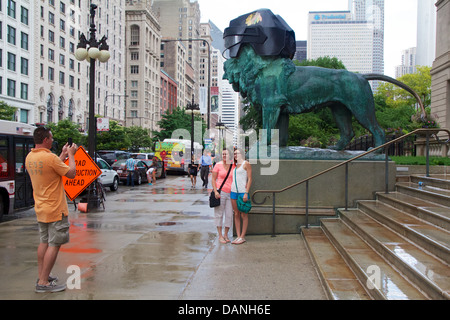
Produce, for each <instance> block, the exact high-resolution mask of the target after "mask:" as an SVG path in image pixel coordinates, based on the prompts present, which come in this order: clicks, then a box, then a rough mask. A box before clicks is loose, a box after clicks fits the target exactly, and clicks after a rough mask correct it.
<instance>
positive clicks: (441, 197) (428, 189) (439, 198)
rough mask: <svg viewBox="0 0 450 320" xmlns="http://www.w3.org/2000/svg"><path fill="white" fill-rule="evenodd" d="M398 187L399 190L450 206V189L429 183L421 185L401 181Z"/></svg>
mask: <svg viewBox="0 0 450 320" xmlns="http://www.w3.org/2000/svg"><path fill="white" fill-rule="evenodd" d="M396 188H397V191H398V192H401V193H405V194H407V195H410V196H413V197H417V198H420V199H423V200H426V201H431V202H435V203H438V204H441V205H443V206H446V207H450V190H449V189H442V188H438V187H434V186H427V185H425V186H422V187H420V186H419V185H418V184H417V183H414V182H399V183H397V184H396Z"/></svg>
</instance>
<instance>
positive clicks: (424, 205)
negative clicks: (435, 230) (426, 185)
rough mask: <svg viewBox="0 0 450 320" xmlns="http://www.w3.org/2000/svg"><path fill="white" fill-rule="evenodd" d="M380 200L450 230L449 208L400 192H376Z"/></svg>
mask: <svg viewBox="0 0 450 320" xmlns="http://www.w3.org/2000/svg"><path fill="white" fill-rule="evenodd" d="M376 195H377V199H378V200H380V201H381V202H384V203H387V204H388V205H390V206H392V207H394V208H397V209H399V210H402V211H404V212H406V213H409V214H412V215H414V216H416V217H417V218H420V219H422V220H425V221H428V222H430V223H432V224H434V225H436V226H438V227H441V228H444V229H446V230H447V231H450V208H449V207H446V206H443V205H440V204H437V203H434V202H431V201H426V200H422V199H419V198H416V197H413V196H409V195H407V194H404V193H400V192H391V193H389V194H386V193H384V192H379V193H377V194H376Z"/></svg>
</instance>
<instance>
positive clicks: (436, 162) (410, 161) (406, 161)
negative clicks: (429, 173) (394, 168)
mask: <svg viewBox="0 0 450 320" xmlns="http://www.w3.org/2000/svg"><path fill="white" fill-rule="evenodd" d="M390 158H391V159H392V160H393V161H394V162H395V163H396V164H398V165H426V163H427V161H426V157H425V156H419V157H407V156H390ZM430 165H432V166H449V165H450V158H447V157H445V158H443V157H433V156H431V157H430Z"/></svg>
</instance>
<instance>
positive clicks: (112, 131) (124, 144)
mask: <svg viewBox="0 0 450 320" xmlns="http://www.w3.org/2000/svg"><path fill="white" fill-rule="evenodd" d="M130 146H131V140H130V137H129V136H128V134H127V129H126V128H125V127H122V126H120V125H119V124H118V123H117V121H114V120H109V131H104V132H99V133H97V150H128V148H130Z"/></svg>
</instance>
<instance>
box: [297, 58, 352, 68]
mask: <svg viewBox="0 0 450 320" xmlns="http://www.w3.org/2000/svg"><path fill="white" fill-rule="evenodd" d="M294 63H295V65H297V66H305V67H306V66H314V67H321V68H328V69H346V68H345V65H344V63H343V62H342V61H341V60H339V59H338V58H336V57H333V58H331V57H328V56H327V57H319V58H317V59H311V60H303V61H302V62H300V61H298V60H294Z"/></svg>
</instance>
